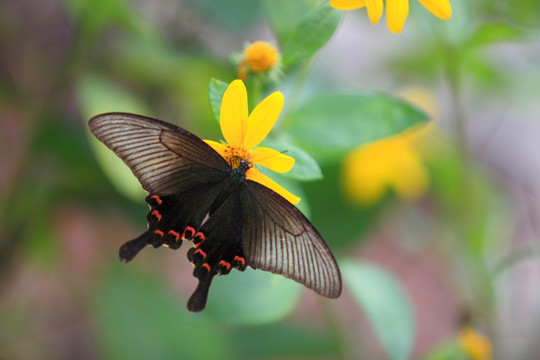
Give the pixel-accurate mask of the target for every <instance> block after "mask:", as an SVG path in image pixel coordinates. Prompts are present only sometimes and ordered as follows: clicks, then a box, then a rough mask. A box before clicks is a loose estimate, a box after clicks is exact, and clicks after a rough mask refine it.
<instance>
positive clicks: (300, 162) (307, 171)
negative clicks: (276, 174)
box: [261, 139, 322, 181]
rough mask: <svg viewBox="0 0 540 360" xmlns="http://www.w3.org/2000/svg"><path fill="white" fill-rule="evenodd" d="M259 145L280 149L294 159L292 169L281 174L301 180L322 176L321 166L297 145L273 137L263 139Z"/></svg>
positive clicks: (315, 178)
mask: <svg viewBox="0 0 540 360" xmlns="http://www.w3.org/2000/svg"><path fill="white" fill-rule="evenodd" d="M261 146H267V147H270V148H272V149H275V150H277V151H282V152H283V153H285V154H286V155H289V156H292V157H293V158H294V159H295V162H294V167H293V168H292V170H291V171H289V172H286V173H283V174H282V175H283V176H285V177H290V178H292V179H297V180H303V181H308V180H317V179H321V178H322V173H321V168H320V167H319V164H317V161H315V159H313V158H312V157H311V156H310V155H309V154H308V153H307V152H305V151H304V150H302V149H300V148H299V147H296V146H294V145H291V144H289V143H287V142H286V141H283V140H275V139H265V140H264V141H263V142H262V143H261Z"/></svg>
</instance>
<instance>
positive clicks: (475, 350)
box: [458, 326, 492, 360]
mask: <svg viewBox="0 0 540 360" xmlns="http://www.w3.org/2000/svg"><path fill="white" fill-rule="evenodd" d="M458 345H459V346H460V347H461V348H462V349H463V350H464V351H465V352H466V353H467V354H469V356H470V358H471V359H472V360H491V359H492V351H491V343H490V341H489V339H488V338H487V337H486V336H485V335H484V334H482V333H480V332H479V331H477V330H476V329H474V328H472V327H470V326H466V327H463V328H462V329H461V330H460V332H459V335H458Z"/></svg>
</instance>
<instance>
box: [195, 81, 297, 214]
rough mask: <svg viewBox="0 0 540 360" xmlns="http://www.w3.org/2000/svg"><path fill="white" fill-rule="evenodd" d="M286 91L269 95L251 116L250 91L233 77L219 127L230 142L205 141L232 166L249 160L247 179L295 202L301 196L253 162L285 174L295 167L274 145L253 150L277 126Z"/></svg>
mask: <svg viewBox="0 0 540 360" xmlns="http://www.w3.org/2000/svg"><path fill="white" fill-rule="evenodd" d="M282 107H283V94H282V93H281V92H279V91H276V92H274V93H273V94H271V95H269V96H268V97H266V98H265V99H264V100H263V101H261V102H260V103H259V105H257V106H256V107H255V109H254V110H253V111H252V112H251V114H249V116H248V103H247V91H246V87H245V85H244V83H243V82H242V81H241V80H234V81H233V82H232V83H231V84H230V85H229V87H228V88H227V90H226V91H225V94H224V95H223V100H222V101H221V112H220V119H219V122H220V126H221V133H222V134H223V137H224V138H225V141H226V142H227V144H221V143H218V142H215V141H211V140H205V142H206V143H207V144H208V145H210V146H211V147H212V148H213V149H214V150H216V151H217V152H218V153H219V154H220V155H221V156H223V158H224V159H225V160H227V162H228V163H229V165H231V166H232V167H233V168H237V167H238V166H239V165H240V161H242V160H243V161H247V162H248V163H249V164H250V165H251V167H250V168H249V170H248V171H247V172H246V178H247V179H248V180H252V181H256V182H258V183H260V184H262V185H264V186H266V187H268V188H270V189H272V190H274V191H275V192H276V193H278V194H279V195H281V196H283V197H284V198H285V199H287V200H288V201H289V202H291V203H292V204H297V203H298V202H299V201H300V198H299V197H297V196H295V195H293V194H291V193H290V192H288V191H287V190H285V189H284V188H283V187H281V186H280V185H278V184H277V183H276V182H274V181H273V180H272V179H270V178H269V177H268V176H266V175H264V174H262V173H261V172H260V171H259V170H258V169H257V168H255V167H254V166H253V165H254V164H258V165H262V166H264V167H267V168H269V169H271V170H273V171H276V172H279V173H284V172H287V171H289V170H291V169H292V167H293V166H294V158H292V157H290V156H288V155H285V154H282V153H280V152H279V151H276V150H274V149H271V148H266V147H259V148H256V149H254V148H255V147H256V146H257V145H259V143H260V142H261V141H262V140H263V139H264V138H265V137H266V135H268V133H269V132H270V130H271V129H272V127H273V126H274V124H275V122H276V120H277V118H278V116H279V113H280V112H281V108H282Z"/></svg>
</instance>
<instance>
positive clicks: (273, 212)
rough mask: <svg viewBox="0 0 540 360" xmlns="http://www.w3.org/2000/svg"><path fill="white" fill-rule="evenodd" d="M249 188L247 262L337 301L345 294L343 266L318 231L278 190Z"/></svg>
mask: <svg viewBox="0 0 540 360" xmlns="http://www.w3.org/2000/svg"><path fill="white" fill-rule="evenodd" d="M245 185H246V187H245V188H244V191H243V192H242V197H241V199H242V200H241V201H242V212H243V217H244V221H243V232H242V234H243V242H242V243H243V251H244V255H245V256H246V259H247V263H248V264H249V265H250V266H251V267H253V268H256V269H261V270H266V271H270V272H272V273H274V274H280V275H283V276H285V277H287V278H289V279H293V280H295V281H297V282H299V283H301V284H303V285H305V286H307V287H308V288H310V289H313V290H315V292H317V293H318V294H320V295H323V296H326V297H329V298H337V297H338V296H339V295H340V294H341V274H340V271H339V267H338V265H337V263H336V260H335V259H334V256H333V255H332V252H331V251H330V249H329V248H328V246H327V245H326V243H325V242H324V240H323V238H322V237H321V235H320V234H319V232H318V231H317V229H315V227H314V226H313V225H312V224H311V223H310V222H309V220H308V219H306V217H305V216H304V215H303V214H302V213H301V212H300V211H299V210H298V209H297V208H296V207H295V206H294V205H292V204H291V203H289V202H288V201H287V200H286V199H284V198H283V197H281V196H280V195H278V194H277V193H275V192H274V191H272V190H270V189H268V188H267V187H265V186H262V185H260V184H258V183H256V182H253V181H249V180H247V181H246V182H245Z"/></svg>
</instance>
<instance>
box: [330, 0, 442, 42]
mask: <svg viewBox="0 0 540 360" xmlns="http://www.w3.org/2000/svg"><path fill="white" fill-rule="evenodd" d="M418 1H419V2H420V3H421V4H422V5H424V6H425V7H426V8H427V9H428V10H429V11H431V12H432V13H433V15H435V16H436V17H438V18H439V19H443V20H447V19H450V17H451V16H452V7H451V6H450V1H449V0H418ZM330 5H332V6H333V7H334V8H336V9H340V10H353V9H358V8H361V7H364V6H365V7H367V12H368V16H369V20H371V23H372V24H376V23H377V22H378V21H379V19H380V18H381V16H382V13H383V8H384V4H383V0H330ZM408 14H409V0H386V22H387V24H388V28H389V29H390V31H391V32H393V33H395V34H397V33H400V32H401V30H403V25H404V24H405V19H407V15H408Z"/></svg>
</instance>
